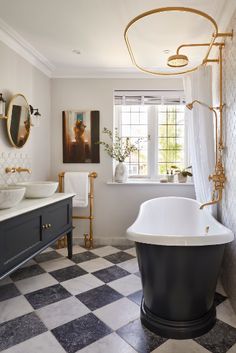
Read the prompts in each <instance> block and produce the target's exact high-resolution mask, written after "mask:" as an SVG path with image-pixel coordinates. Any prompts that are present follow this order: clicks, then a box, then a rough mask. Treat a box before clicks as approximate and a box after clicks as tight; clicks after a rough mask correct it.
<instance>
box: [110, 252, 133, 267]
mask: <svg viewBox="0 0 236 353" xmlns="http://www.w3.org/2000/svg"><path fill="white" fill-rule="evenodd" d="M134 258H135V256H132V255H130V254H127V253H126V252H124V251H119V252H117V253H115V254H111V255H107V256H104V259H106V260H108V261H110V262H112V263H113V264H119V263H121V262H124V261H127V260H131V259H134Z"/></svg>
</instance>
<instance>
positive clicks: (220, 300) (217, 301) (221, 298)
mask: <svg viewBox="0 0 236 353" xmlns="http://www.w3.org/2000/svg"><path fill="white" fill-rule="evenodd" d="M226 299H227V297H226V296H224V295H222V294H220V293H217V292H216V293H215V298H214V302H215V305H216V306H217V305H219V304H221V303H223V302H224V301H225V300H226Z"/></svg>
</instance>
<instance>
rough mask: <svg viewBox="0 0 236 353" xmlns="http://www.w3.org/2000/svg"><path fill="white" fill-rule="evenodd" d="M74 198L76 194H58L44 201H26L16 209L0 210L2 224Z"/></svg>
mask: <svg viewBox="0 0 236 353" xmlns="http://www.w3.org/2000/svg"><path fill="white" fill-rule="evenodd" d="M73 196H74V194H65V193H56V194H54V195H52V196H51V197H46V198H43V199H24V200H22V201H21V202H20V203H18V205H16V206H15V207H12V208H7V209H5V210H0V222H2V221H5V220H6V219H9V218H13V217H16V216H19V215H21V214H23V213H27V212H30V211H33V210H36V209H37V208H40V207H44V206H48V205H51V204H53V203H55V202H58V201H62V200H65V199H68V198H70V197H73Z"/></svg>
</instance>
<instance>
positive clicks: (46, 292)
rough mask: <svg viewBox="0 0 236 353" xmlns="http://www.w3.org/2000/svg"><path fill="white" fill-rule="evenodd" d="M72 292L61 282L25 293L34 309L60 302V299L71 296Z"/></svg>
mask: <svg viewBox="0 0 236 353" xmlns="http://www.w3.org/2000/svg"><path fill="white" fill-rule="evenodd" d="M70 296H71V294H70V293H69V292H68V291H67V290H66V289H65V288H64V287H62V286H61V285H60V284H56V285H54V286H50V287H46V288H43V289H39V290H37V291H35V292H32V293H29V294H25V297H26V299H27V300H28V301H29V302H30V304H31V305H32V307H33V308H34V309H39V308H42V307H43V306H46V305H49V304H52V303H55V302H58V301H59V300H62V299H66V298H68V297H70Z"/></svg>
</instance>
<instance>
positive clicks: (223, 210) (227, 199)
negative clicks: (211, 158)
mask: <svg viewBox="0 0 236 353" xmlns="http://www.w3.org/2000/svg"><path fill="white" fill-rule="evenodd" d="M232 29H233V30H234V37H233V40H231V39H227V41H226V46H225V50H224V62H223V65H224V66H223V68H224V70H223V71H224V72H223V80H224V102H225V103H226V106H225V110H224V118H223V126H224V142H225V150H224V164H225V173H226V178H227V181H226V183H225V190H224V193H223V201H222V204H221V206H220V208H219V210H220V212H219V213H220V217H221V221H222V223H223V224H225V225H226V226H227V227H229V228H230V229H232V231H233V232H234V234H236V213H235V210H236V168H235V161H236V98H235V97H236V61H235V58H236V36H235V33H236V12H235V13H234V15H233V18H232V20H231V22H230V24H229V27H228V31H231V30H232ZM222 275H223V276H222V277H223V278H222V279H223V285H224V287H225V290H226V292H227V294H228V295H229V297H230V300H231V302H232V305H233V307H234V309H235V311H236V240H235V241H234V242H232V243H230V244H228V245H227V246H226V251H225V255H224V262H223V274H222Z"/></svg>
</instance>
